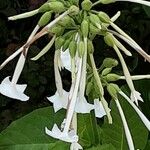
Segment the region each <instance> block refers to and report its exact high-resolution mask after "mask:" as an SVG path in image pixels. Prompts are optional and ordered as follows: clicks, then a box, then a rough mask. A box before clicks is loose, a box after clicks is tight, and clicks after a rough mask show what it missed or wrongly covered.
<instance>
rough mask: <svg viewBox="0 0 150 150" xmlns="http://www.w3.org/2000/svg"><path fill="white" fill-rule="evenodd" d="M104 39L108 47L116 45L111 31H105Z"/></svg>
mask: <svg viewBox="0 0 150 150" xmlns="http://www.w3.org/2000/svg"><path fill="white" fill-rule="evenodd" d="M104 41H105V43H106V44H107V45H108V46H110V47H114V45H116V44H115V41H114V38H113V35H112V34H111V33H106V35H105V36H104Z"/></svg>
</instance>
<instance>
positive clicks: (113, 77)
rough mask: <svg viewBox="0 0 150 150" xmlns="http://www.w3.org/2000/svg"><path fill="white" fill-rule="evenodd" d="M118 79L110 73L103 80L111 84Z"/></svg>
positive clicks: (117, 76)
mask: <svg viewBox="0 0 150 150" xmlns="http://www.w3.org/2000/svg"><path fill="white" fill-rule="evenodd" d="M119 78H120V76H119V75H117V74H114V73H110V74H107V76H106V78H105V79H106V80H107V82H112V81H117V80H119Z"/></svg>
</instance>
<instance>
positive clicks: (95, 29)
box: [90, 23, 100, 34]
mask: <svg viewBox="0 0 150 150" xmlns="http://www.w3.org/2000/svg"><path fill="white" fill-rule="evenodd" d="M90 32H91V33H93V34H98V33H99V32H100V30H99V29H98V28H97V27H96V26H94V25H93V24H92V23H90Z"/></svg>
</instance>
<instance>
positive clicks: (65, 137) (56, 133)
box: [45, 124, 78, 143]
mask: <svg viewBox="0 0 150 150" xmlns="http://www.w3.org/2000/svg"><path fill="white" fill-rule="evenodd" d="M45 132H46V134H47V135H49V136H51V137H53V138H55V139H59V140H62V141H65V142H69V143H74V142H77V141H78V136H77V135H76V134H75V132H74V130H70V131H69V132H63V131H61V130H60V129H59V128H58V126H57V125H56V124H54V126H53V128H52V130H49V129H48V128H47V127H46V128H45Z"/></svg>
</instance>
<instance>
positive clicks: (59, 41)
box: [55, 36, 65, 50]
mask: <svg viewBox="0 0 150 150" xmlns="http://www.w3.org/2000/svg"><path fill="white" fill-rule="evenodd" d="M64 43H65V39H64V38H62V37H61V36H59V37H58V38H56V40H55V49H56V50H58V49H61V47H62V46H63V44H64Z"/></svg>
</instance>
